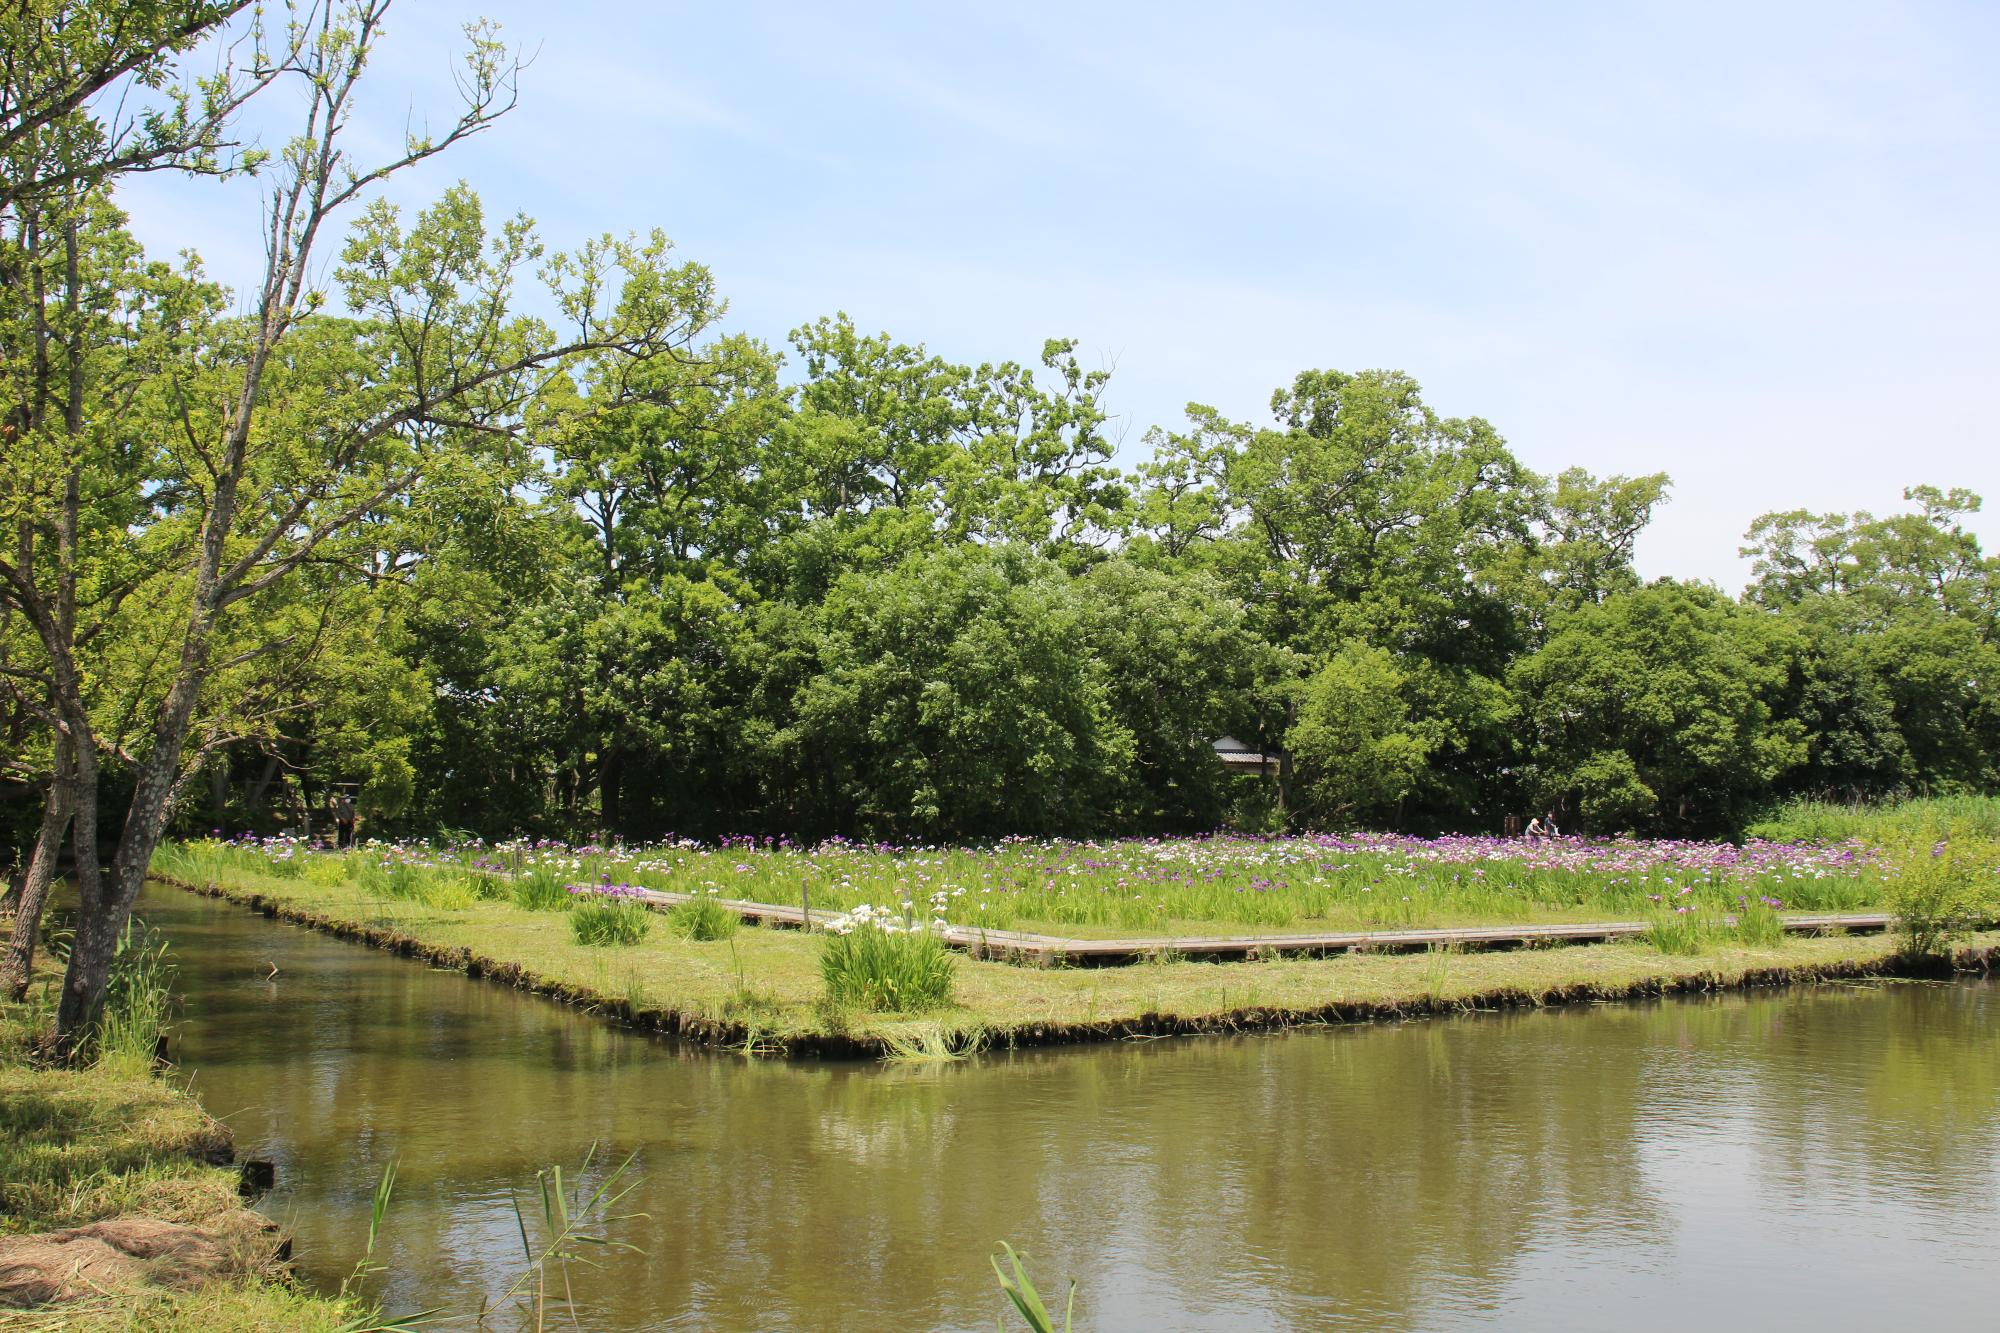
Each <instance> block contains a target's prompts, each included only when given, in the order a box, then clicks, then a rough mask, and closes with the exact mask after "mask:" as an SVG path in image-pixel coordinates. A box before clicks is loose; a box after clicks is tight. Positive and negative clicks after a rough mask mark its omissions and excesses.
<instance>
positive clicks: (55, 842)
mask: <svg viewBox="0 0 2000 1333" xmlns="http://www.w3.org/2000/svg"><path fill="white" fill-rule="evenodd" d="M69 800H70V792H69V788H68V786H67V784H66V783H64V782H63V781H62V779H61V778H60V777H58V778H57V779H56V780H55V781H53V782H51V783H50V784H49V797H48V804H47V805H46V806H44V807H43V809H42V828H41V832H40V833H39V834H38V835H37V836H36V838H35V849H34V851H32V852H31V853H29V860H28V865H27V874H26V876H25V877H23V879H22V881H21V896H20V898H19V900H18V901H17V902H16V903H15V907H14V934H13V937H12V938H11V939H9V940H8V941H7V953H6V955H5V957H0V994H5V995H6V996H7V997H8V998H9V999H13V1000H19V999H20V998H21V997H22V996H24V995H26V994H27V993H28V978H29V976H30V975H31V974H32V973H33V971H34V967H35V943H36V941H37V940H38V939H39V938H40V936H41V930H42V907H43V905H44V904H45V903H47V902H48V897H49V886H50V885H51V884H53V883H55V878H56V858H57V857H59V856H60V855H61V854H62V844H63V834H65V833H67V832H68V831H69V817H70V808H69Z"/></svg>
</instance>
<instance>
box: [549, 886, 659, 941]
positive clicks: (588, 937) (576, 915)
mask: <svg viewBox="0 0 2000 1333" xmlns="http://www.w3.org/2000/svg"><path fill="white" fill-rule="evenodd" d="M652 924H653V914H652V913H651V912H649V911H647V910H646V908H645V906H644V905H643V904H640V903H636V902H633V901H631V900H630V899H618V898H609V899H597V900H594V901H589V902H579V903H578V904H577V905H576V906H575V907H574V908H572V909H571V910H570V914H569V926H570V930H571V931H572V932H573V933H574V934H575V935H576V942H577V943H578V944H587V945H590V946H592V947H594V948H601V947H603V946H606V945H625V944H637V943H638V942H639V941H641V940H643V939H645V938H646V932H647V930H649V929H650V928H651V927H652Z"/></svg>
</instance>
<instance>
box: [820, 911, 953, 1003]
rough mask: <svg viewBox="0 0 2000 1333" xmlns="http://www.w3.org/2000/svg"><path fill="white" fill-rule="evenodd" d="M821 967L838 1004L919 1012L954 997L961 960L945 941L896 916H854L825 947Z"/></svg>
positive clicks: (829, 992) (830, 994)
mask: <svg viewBox="0 0 2000 1333" xmlns="http://www.w3.org/2000/svg"><path fill="white" fill-rule="evenodd" d="M858 915H859V914H858V913H857V916H858ZM819 966H820V974H821V976H823V977H824V978H825V979H826V994H827V999H828V1000H830V1001H831V1002H832V1003H833V1004H835V1005H838V1006H842V1007H846V1008H854V1009H871V1010H876V1011H879V1012H886V1013H914V1012H917V1011H920V1010H924V1009H935V1008H938V1007H940V1006H941V1005H943V1004H945V1003H946V1002H948V1001H949V1000H950V999H951V982H952V973H953V970H954V966H955V965H954V963H953V960H952V956H951V951H950V950H948V949H947V948H945V943H944V941H943V940H941V939H939V938H938V937H937V936H936V935H934V934H932V933H931V932H930V931H928V930H904V929H902V928H900V927H899V926H898V925H897V924H896V923H895V922H893V921H888V922H880V921H876V920H874V919H871V918H862V919H859V920H856V919H855V918H852V917H850V918H848V919H847V920H845V921H843V922H840V923H836V925H834V926H833V927H831V928H829V930H828V933H827V935H826V941H825V943H824V945H822V947H821V950H820V957H819Z"/></svg>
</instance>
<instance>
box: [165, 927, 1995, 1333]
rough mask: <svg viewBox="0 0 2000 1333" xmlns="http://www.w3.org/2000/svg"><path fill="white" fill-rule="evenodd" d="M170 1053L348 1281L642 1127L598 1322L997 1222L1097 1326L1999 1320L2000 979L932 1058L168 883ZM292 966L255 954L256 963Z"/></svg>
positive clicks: (771, 1297)
mask: <svg viewBox="0 0 2000 1333" xmlns="http://www.w3.org/2000/svg"><path fill="white" fill-rule="evenodd" d="M153 893H154V899H153V901H152V903H151V904H150V905H149V914H150V916H151V919H152V920H153V921H154V922H155V923H156V924H159V925H162V926H164V927H165V928H166V929H167V930H168V933H169V934H170V935H171V936H172V937H173V939H174V941H175V946H176V949H177V951H178V953H179V955H180V958H181V965H182V970H183V976H184V981H185V983H186V989H187V990H188V991H189V993H190V1014H191V1018H190V1020H189V1023H188V1025H187V1028H186V1030H185V1032H184V1033H183V1034H182V1038H181V1045H180V1050H181V1053H182V1057H183V1061H184V1064H185V1065H186V1066H187V1067H188V1068H190V1069H191V1070H193V1071H194V1073H195V1078H196V1088H197V1090H198V1091H199V1092H200V1093H201V1095H202V1097H203V1099H204V1101H205V1103H206V1104H207V1105H208V1106H209V1108H210V1109H211V1110H212V1111H214V1112H216V1113H217V1114H220V1115H224V1116H225V1117H226V1118H228V1119H229V1120H230V1122H231V1123H232V1125H233V1126H234V1127H235V1129H236V1132H237V1136H238V1140H239V1143H240V1145H241V1146H242V1148H243V1149H244V1150H245V1151H246V1152H251V1153H256V1154H258V1155H264V1156H269V1157H271V1158H273V1159H274V1160H275V1161H276V1162H277V1163H278V1166H279V1177H280V1181H281V1188H280V1190H279V1191H278V1192H277V1193H275V1194H274V1195H273V1196H271V1199H270V1200H269V1202H268V1204H267V1207H268V1209H269V1210H270V1211H272V1212H273V1213H275V1214H277V1215H279V1216H281V1217H284V1218H286V1219H287V1220H288V1221H289V1222H290V1223H291V1225H292V1226H293V1228H294V1230H295V1231H296V1233H297V1235H298V1240H299V1251H300V1254H301V1255H302V1257H303V1260H304V1262H305V1266H306V1270H307V1272H308V1274H309V1275H310V1276H311V1277H313V1278H314V1279H315V1280H317V1281H321V1282H326V1283H334V1282H337V1281H338V1279H339V1277H340V1275H341V1274H343V1273H344V1272H346V1271H347V1269H348V1268H349V1267H350V1266H351V1265H352V1264H353V1262H354V1259H355V1257H356V1255H357V1251H358V1247H359V1245H360V1243H361V1241H362V1239H363V1237H364V1236H365V1233H366V1225H367V1204H368V1197H369V1194H370V1191H371V1189H372V1187H373V1184H374V1181H375V1179H376V1177H377V1175H378V1173H379V1172H380V1169H381V1166H382V1163H383V1162H384V1161H385V1160H386V1159H387V1158H388V1157H389V1156H390V1155H392V1154H393V1155H394V1156H396V1157H397V1159H398V1161H399V1163H400V1173H401V1184H400V1186H399V1191H398V1202H397V1205H396V1208H395V1210H394V1214H393V1216H392V1220H391V1226H390V1234H389V1237H388V1241H387V1252H386V1255H385V1256H382V1257H384V1258H385V1259H386V1262H387V1263H388V1264H389V1265H390V1267H391V1270H392V1274H393V1276H392V1277H391V1279H390V1290H389V1298H390V1305H391V1307H392V1308H414V1307H416V1306H418V1305H424V1304H435V1303H438V1302H440V1301H443V1302H446V1303H448V1304H450V1305H451V1306H453V1307H454V1308H456V1309H460V1310H470V1309H473V1308H476V1307H477V1305H478V1303H479V1299H480V1296H481V1295H482V1294H491V1293H497V1292H498V1291H499V1290H501V1289H503V1288H504V1287H505V1286H506V1285H507V1284H508V1283H509V1282H510V1281H511V1280H512V1279H513V1276H514V1274H515V1271H516V1269H517V1267H518V1261H519V1251H520V1241H519V1237H518V1234H517V1232H516V1229H515V1222H514V1215H513V1210H512V1207H511V1205H510V1203H509V1201H508V1200H509V1192H510V1190H522V1191H525V1190H527V1189H529V1188H531V1187H532V1186H531V1182H532V1177H533V1173H534V1171H535V1169H536V1168H537V1167H541V1166H545V1165H548V1164H550V1163H552V1162H563V1163H565V1164H569V1165H573V1164H575V1163H576V1162H577V1161H578V1160H579V1159H580V1158H581V1157H582V1156H583V1153H584V1151H585V1149H586V1148H587V1147H588V1146H589V1145H590V1144H591V1143H592V1142H597V1143H601V1144H602V1145H604V1146H605V1148H607V1149H608V1150H609V1151H610V1152H611V1153H612V1154H613V1155H614V1156H622V1155H623V1154H624V1153H626V1152H630V1151H634V1150H636V1151H637V1152H638V1154H639V1162H640V1169H641V1170H642V1171H643V1180H642V1183H641V1185H640V1187H639V1188H638V1190H637V1191H636V1192H635V1193H634V1194H633V1195H632V1196H631V1197H630V1199H629V1200H628V1204H629V1205H630V1206H631V1207H634V1208H636V1209H639V1210H641V1211H643V1212H645V1213H646V1214H648V1216H647V1217H646V1218H645V1219H643V1220H635V1221H633V1222H630V1223H628V1224H625V1225H624V1226H622V1227H620V1228H619V1229H618V1230H617V1232H616V1233H615V1234H616V1235H617V1237H618V1238H619V1239H621V1240H626V1241H629V1242H631V1243H632V1244H635V1245H637V1246H639V1247H640V1248H641V1250H642V1251H643V1253H639V1254H626V1255H618V1256H614V1257H612V1258H611V1259H610V1260H609V1261H608V1263H607V1265H606V1267H605V1268H604V1270H602V1271H601V1272H600V1273H597V1274H593V1275H590V1276H589V1277H588V1278H587V1279H586V1280H585V1284H584V1285H585V1287H586V1288H587V1293H588V1294H587V1306H586V1309H585V1311H584V1323H585V1326H586V1327H596V1328H637V1327H663V1326H664V1327H673V1326H686V1327H703V1328H751V1327H756V1328H800V1329H823V1328H856V1327H883V1328H897V1329H905V1328H974V1327H980V1328H990V1327H992V1321H993V1317H994V1315H995V1314H996V1313H998V1311H999V1307H1000V1303H999V1301H998V1299H997V1292H996V1291H995V1288H994V1285H993V1280H992V1275H991V1271H990V1270H989V1269H988V1268H987V1266H986V1255H987V1254H988V1253H989V1251H990V1250H991V1249H992V1247H993V1245H994V1242H996V1241H997V1240H998V1239H1000V1238H1002V1237H1006V1238H1009V1239H1011V1240H1013V1241H1014V1242H1015V1243H1016V1244H1017V1245H1021V1246H1024V1247H1026V1248H1027V1249H1029V1250H1031V1251H1032V1252H1033V1253H1034V1255H1035V1256H1036V1259H1037V1267H1038V1271H1039V1272H1040V1273H1042V1274H1043V1275H1044V1276H1045V1277H1047V1278H1054V1277H1055V1276H1057V1275H1058V1274H1073V1275H1074V1276H1076V1277H1077V1278H1078V1280H1079V1281H1080V1282H1081V1284H1082V1287H1083V1291H1084V1298H1083V1300H1082V1301H1081V1302H1080V1303H1079V1308H1080V1309H1086V1310H1087V1311H1088V1313H1089V1315H1090V1323H1091V1325H1092V1326H1093V1327H1100V1328H1126V1327H1141V1326H1147V1325H1150V1326H1153V1327H1156V1328H1163V1329H1165V1328H1188V1327H1200V1328H1245V1329H1249V1328H1271V1327H1285V1326H1292V1327H1328V1326H1334V1327H1340V1326H1346V1327H1356V1328H1388V1329H1419V1328H1424V1329H1428V1328H1450V1327H1476V1326H1481V1325H1484V1324H1487V1323H1489V1322H1502V1323H1505V1324H1507V1325H1509V1326H1520V1327H1538V1328H1562V1327H1574V1328H1600V1327H1605V1326H1608V1325H1613V1324H1616V1325H1618V1326H1622V1327H1629V1328H1653V1327H1657V1328H1667V1327H1673V1328H1684V1327H1686V1326H1687V1324H1688V1323H1689V1321H1690V1320H1699V1319H1703V1318H1706V1319H1709V1320H1711V1321H1712V1322H1714V1323H1716V1324H1717V1325H1719V1326H1727V1327H1736V1326H1743V1325H1745V1324H1748V1323H1751V1322H1754V1321H1756V1320H1758V1319H1764V1318H1771V1319H1783V1320H1785V1321H1786V1322H1787V1323H1790V1322H1796V1321H1798V1320H1802V1319H1809V1318H1816V1319H1817V1320H1818V1322H1819V1323H1820V1324H1822V1325H1823V1326H1826V1327H1848V1326H1855V1325H1857V1324H1862V1323H1867V1322H1870V1321H1871V1320H1874V1321H1877V1322H1893V1323H1896V1324H1901V1323H1904V1322H1907V1321H1908V1319H1909V1318H1910V1317H1911V1316H1912V1314H1913V1312H1923V1313H1925V1314H1926V1315H1927V1316H1928V1317H1930V1318H1931V1319H1932V1320H1933V1322H1934V1323H1938V1324H1941V1325H1944V1326H1953V1325H1965V1324H1977V1323H1980V1322H1983V1321H1984V1320H1985V1319H1986V1318H1987V1317H1988V1313H1989V1312H1990V1310H1991V1308H1992V1301H1993V1300H1994V1298H1995V1297H1996V1296H2000V1281H1997V1280H1996V1278H1995V1277H1994V1273H1995V1272H1996V1271H2000V1227H1996V1225H1995V1223H1996V1221H2000V1217H1996V1205H1995V1202H1994V1200H1995V1197H1996V1191H1995V1186H1996V1184H2000V1168H1996V1162H2000V1142H1996V1133H2000V1035H1996V1032H1995V1029H1994V1026H1993V1019H1994V1017H1995V1014H1994V994H1995V992H1994V989H1993V988H1992V987H1991V986H1989V985H1976V984H1966V985H1956V986H1890V987H1829V988H1823V989H1817V990H1812V991H1801V992H1787V993H1783V994H1778V995H1768V996H1757V997H1750V998H1724V999H1715V1000H1702V1001H1675V1002H1666V1003H1660V1004H1653V1005H1637V1006H1633V1005H1625V1006H1604V1007H1592V1008H1584V1009H1568V1010H1556V1011H1546V1012H1530V1013H1518V1014H1509V1015H1493V1016H1480V1017H1474V1018H1469V1019H1462V1020H1454V1021H1450V1022H1437V1023H1424V1024H1412V1025H1408V1026H1403V1027H1357V1028H1351V1029H1341V1030H1325V1031H1313V1032H1301V1033H1293V1034H1287V1035H1279V1036H1269V1037H1252V1038H1242V1039H1231V1040H1198V1041H1162V1042H1150V1043H1138V1044H1126V1045H1117V1046H1110V1047H1101V1048H1095V1049H1087V1050H1066V1051H1054V1052H1035V1053H1021V1054H1015V1055H1011V1056H1009V1055H1000V1056H994V1057H989V1058H985V1059H982V1060H979V1061H975V1062H971V1063H968V1064H963V1065H957V1066H950V1067H942V1068H920V1069H911V1068H903V1069H893V1068H879V1067H867V1066H857V1065H824V1064H784V1063H777V1062H769V1061H746V1060H742V1059H738V1058H733V1057H721V1056H711V1055H705V1054H701V1053H697V1052H691V1051H687V1050H683V1049H680V1048H676V1047H673V1046H669V1045H666V1044H664V1043H660V1042H656V1041H653V1040H649V1039H645V1038H641V1037H636V1036H633V1035H630V1034H626V1033H622V1032H619V1031H617V1030H615V1029H612V1028H610V1027H608V1026H605V1025H603V1024H601V1023H599V1022H597V1021H595V1020H592V1019H589V1018H587V1017H583V1016H580V1015H577V1014H574V1013H571V1012H568V1011H566V1010H563V1009H560V1008H558V1007H556V1006H554V1005H552V1004H549V1003H546V1002H544V1001H540V1000H536V999H533V998H531V997H524V996H520V995H517V994H514V993H512V992H509V991H506V990H504V989H502V988H500V987H497V986H492V985H485V984H472V983H468V982H467V981H465V980H464V978H462V977H460V976H457V975H455V974H451V973H444V972H433V971H430V970H427V969H425V968H423V967H422V966H419V965H417V964H414V963H411V962H408V961H405V960H401V959H394V958H389V957H385V956H383V955H380V954H374V953H370V952H368V951H365V950H362V949H359V948H356V947H354V946H352V945H347V944H342V943H340V942H338V941H333V940H328V939H325V938H323V937H319V936H315V935H311V934H309V933H307V932H304V931H300V930H296V929H293V928H290V927H284V926H278V925H275V924H272V923H270V922H266V921H264V920H262V919H259V918H256V917H253V916H251V915H249V914H247V913H243V912H241V911H240V910H238V909H232V908H225V907H219V906H217V905H214V904H211V903H208V902H205V901H203V900H199V899H195V898H192V897H191V896H187V895H182V894H179V893H176V892H174V891H171V890H164V889H161V890H155V891H153ZM273 962H275V963H276V964H277V965H278V969H279V971H278V975H277V976H276V978H275V979H267V978H266V973H267V972H268V971H269V966H270V964H271V963H273Z"/></svg>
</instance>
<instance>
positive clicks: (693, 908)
mask: <svg viewBox="0 0 2000 1333" xmlns="http://www.w3.org/2000/svg"><path fill="white" fill-rule="evenodd" d="M667 921H668V923H669V924H670V925H671V926H672V927H673V929H674V930H676V931H677V932H679V933H680V934H682V935H685V936H686V937H687V938H688V939H691V940H726V939H728V938H729V937H730V936H731V935H734V934H735V933H736V932H737V930H738V928H740V927H741V926H742V924H743V918H742V917H740V916H738V915H737V914H736V913H735V912H733V911H731V910H730V909H729V908H727V907H724V906H723V905H722V904H721V903H719V902H717V901H716V900H715V899H714V898H711V897H708V896H705V895H704V896H700V897H695V898H690V899H688V900H687V901H686V902H683V903H675V904H674V905H673V906H672V907H670V908H668V909H667Z"/></svg>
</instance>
